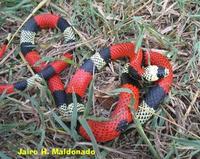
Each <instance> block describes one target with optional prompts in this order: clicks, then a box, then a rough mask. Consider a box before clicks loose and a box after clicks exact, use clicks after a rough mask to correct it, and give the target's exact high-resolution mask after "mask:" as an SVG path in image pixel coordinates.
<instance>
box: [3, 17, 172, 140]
mask: <svg viewBox="0 0 200 159" xmlns="http://www.w3.org/2000/svg"><path fill="white" fill-rule="evenodd" d="M49 28H51V29H53V28H59V29H60V30H61V32H62V33H63V36H64V38H65V43H71V42H75V35H74V32H73V29H72V28H71V26H70V25H69V23H68V22H67V21H66V20H64V19H63V18H62V17H59V16H56V15H52V14H41V15H37V16H34V17H32V18H31V19H29V20H28V22H27V23H26V24H25V26H24V27H23V29H22V32H21V40H20V45H21V52H22V53H23V55H24V57H25V59H26V60H27V62H28V63H29V64H30V66H31V67H32V68H33V69H34V70H35V72H37V74H36V75H34V76H33V77H31V78H29V79H27V80H23V81H20V82H17V83H14V84H6V85H0V93H7V94H9V93H13V92H15V91H22V90H25V89H28V88H30V87H33V86H34V84H35V82H38V81H41V80H42V79H45V80H47V81H48V87H49V89H50V90H51V92H52V94H53V97H54V99H55V102H56V105H57V107H58V109H59V111H60V113H61V114H62V115H63V116H64V117H66V118H70V117H71V114H72V112H73V108H74V103H73V101H72V94H73V93H75V95H76V97H77V105H76V106H77V112H78V113H82V112H84V108H85V105H84V103H83V102H82V98H83V96H84V95H85V94H86V91H87V88H88V86H89V84H90V82H91V80H92V78H93V75H94V72H98V71H100V70H101V69H102V68H103V67H105V66H106V65H107V64H108V63H109V62H111V61H112V60H117V59H120V58H123V57H127V58H129V61H130V64H129V65H126V67H125V68H124V70H123V72H122V75H121V87H122V88H127V89H129V90H130V91H131V93H130V92H122V93H120V95H119V101H118V104H117V106H116V108H115V109H114V111H113V112H112V114H111V117H110V119H109V120H108V121H95V120H87V122H88V124H89V126H90V128H91V130H92V132H93V134H94V136H95V138H96V140H97V141H98V142H106V141H110V140H112V139H114V138H116V137H117V136H119V135H120V133H121V132H123V131H125V130H126V128H127V126H128V124H129V123H130V122H132V120H133V115H132V113H131V110H130V107H131V108H133V109H135V110H136V111H137V112H136V117H137V118H138V119H139V120H140V122H141V123H145V122H146V121H147V120H148V119H149V118H150V117H151V116H152V114H153V113H154V112H155V110H156V109H157V107H158V105H159V103H160V102H162V101H163V99H164V97H165V96H166V95H167V93H168V92H169V89H170V86H171V84H172V78H173V73H172V67H171V64H170V63H169V61H168V59H167V58H166V57H165V56H163V55H162V54H160V53H157V52H151V51H150V52H144V51H142V50H139V51H138V52H137V53H136V52H135V51H134V50H135V46H134V44H133V43H121V44H115V45H112V46H110V47H108V48H104V49H101V50H100V52H97V53H95V54H94V55H93V56H92V57H91V58H90V59H88V60H87V61H85V62H84V64H83V65H82V66H81V67H80V68H79V69H78V70H77V71H76V72H75V74H74V75H73V76H72V78H71V80H70V82H69V83H68V85H67V88H66V89H65V88H64V85H63V84H62V82H61V80H60V77H59V75H58V74H59V73H60V72H61V71H62V70H64V69H65V68H66V67H67V66H68V64H67V63H66V62H64V61H63V59H72V53H73V51H71V52H68V53H65V54H64V55H63V57H62V60H57V61H54V62H51V63H50V64H48V65H47V64H46V63H44V62H42V63H40V64H39V65H38V64H37V62H38V61H40V60H41V57H40V55H39V53H38V52H37V51H36V50H35V41H34V38H35V35H36V33H37V32H38V31H39V30H40V29H49ZM6 44H7V42H5V43H4V45H3V47H2V50H0V58H1V57H2V56H3V54H4V52H5V50H6V47H7V46H6ZM149 61H150V66H149V64H148V62H149ZM152 72H153V73H152ZM140 79H146V80H148V81H156V82H155V84H154V86H153V87H151V88H150V89H149V91H148V93H147V94H146V96H145V97H144V99H143V101H142V102H141V103H140V104H139V88H138V85H139V83H138V80H140ZM132 98H133V100H134V104H133V105H130V103H131V100H132ZM138 108H139V110H138ZM77 129H78V132H79V133H80V135H81V136H83V137H84V138H86V139H87V140H90V138H89V136H88V134H87V132H86V131H85V130H84V128H83V127H82V126H79V127H78V128H77Z"/></svg>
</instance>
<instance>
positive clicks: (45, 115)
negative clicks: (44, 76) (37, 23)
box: [0, 0, 200, 159]
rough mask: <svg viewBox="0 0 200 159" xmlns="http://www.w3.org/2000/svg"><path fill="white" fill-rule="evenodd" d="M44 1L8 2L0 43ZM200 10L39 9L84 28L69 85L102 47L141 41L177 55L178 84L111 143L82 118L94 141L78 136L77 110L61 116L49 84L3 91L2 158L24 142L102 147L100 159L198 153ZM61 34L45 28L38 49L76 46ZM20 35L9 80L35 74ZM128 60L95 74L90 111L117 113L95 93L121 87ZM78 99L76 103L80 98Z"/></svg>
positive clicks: (128, 4) (129, 4)
mask: <svg viewBox="0 0 200 159" xmlns="http://www.w3.org/2000/svg"><path fill="white" fill-rule="evenodd" d="M39 2H40V1H39V0H34V1H30V0H4V1H1V2H0V42H3V40H4V39H5V38H6V36H7V34H8V31H9V30H11V32H12V33H14V32H15V31H16V30H17V29H18V28H19V26H20V25H21V24H22V23H23V22H24V21H25V19H26V18H27V17H28V16H29V15H30V14H31V13H32V11H33V10H34V9H36V8H37V5H38V4H39ZM199 7H200V2H199V1H198V0H190V1H188V0H177V1H175V0H143V1H139V0H127V1H118V0H102V1H92V0H80V1H78V0H75V1H65V0H52V1H51V2H49V3H47V4H46V5H44V6H43V7H42V8H40V9H39V10H37V12H36V13H37V14H38V13H42V12H48V11H52V12H53V13H56V14H60V15H62V16H63V17H64V18H66V19H68V20H69V21H70V22H71V24H72V25H73V27H74V28H75V29H76V30H77V39H78V40H77V42H76V53H75V57H76V60H75V61H74V62H72V66H71V67H70V68H69V69H67V70H66V71H64V72H63V73H62V79H63V82H64V83H65V85H66V84H67V82H68V81H69V79H70V77H71V76H72V74H73V73H74V72H75V70H76V69H77V68H78V67H79V66H80V65H81V63H83V61H84V60H85V59H87V58H89V57H90V56H91V55H92V54H93V53H94V50H99V49H100V48H102V47H107V46H109V45H110V44H113V43H119V42H125V41H135V42H136V44H137V48H139V47H141V46H142V47H143V48H144V49H149V48H154V49H156V50H158V51H162V52H164V53H165V54H166V55H168V56H169V57H171V61H172V64H173V70H174V83H173V86H172V89H171V92H170V93H169V96H168V97H167V98H166V100H165V102H164V103H162V104H161V107H160V110H159V111H158V112H157V113H156V114H155V115H154V117H153V118H152V119H151V120H150V121H149V122H147V123H146V124H145V125H144V126H143V127H140V125H138V124H137V122H136V124H134V123H133V124H131V125H130V126H129V129H128V130H127V131H126V132H125V133H123V134H122V135H121V136H120V137H119V138H117V139H115V140H113V141H111V142H108V143H105V144H100V143H97V142H96V141H95V139H94V138H93V134H91V131H90V129H89V127H88V125H87V123H86V121H85V120H84V119H79V121H80V123H81V124H82V125H83V126H84V127H85V128H86V129H87V131H88V133H89V135H90V136H91V138H92V142H91V143H89V142H85V141H84V140H83V139H82V138H81V137H80V136H79V135H78V134H77V132H76V130H75V129H74V127H73V126H76V124H77V123H76V120H77V118H78V117H77V114H76V110H74V113H73V122H72V123H73V124H72V127H69V126H68V125H67V124H66V123H65V122H63V121H62V120H61V119H60V117H59V116H58V115H57V114H56V112H55V111H54V109H55V104H54V101H53V98H52V96H51V94H50V93H49V91H48V89H47V87H46V84H42V85H38V86H37V87H38V88H39V89H38V88H35V89H34V90H31V91H27V92H22V93H19V94H12V95H9V96H8V95H5V94H3V95H1V96H0V158H15V157H16V151H17V150H18V148H20V147H21V148H36V149H40V148H41V147H47V148H52V147H62V148H64V147H65V148H79V149H87V148H94V149H95V150H96V152H97V154H98V157H99V158H155V156H157V158H164V159H171V158H180V159H188V158H191V159H195V158H198V157H199V156H200V146H199V145H200V131H199V130H200V124H199V123H200V112H199V110H200V109H199V108H200V105H199V103H200V102H199V96H200V95H199V94H200V93H199V92H200V72H199V69H200V67H199V66H200V39H199V33H200V23H199V18H200V11H199ZM35 11H36V10H35ZM56 33H58V32H57V31H53V30H52V31H51V33H48V32H41V33H40V34H39V35H38V37H37V44H39V46H38V50H39V51H40V53H41V55H42V56H43V57H45V58H44V60H46V61H51V60H52V59H53V58H56V57H55V56H54V55H56V54H60V53H63V51H64V50H68V49H69V47H64V46H62V45H61V40H62V37H61V36H60V35H61V34H56ZM19 36H20V33H17V34H16V36H15V38H14V39H13V41H12V42H11V43H10V46H9V50H8V52H7V56H6V57H5V58H4V59H3V60H2V61H3V62H2V61H1V62H0V80H1V83H11V82H15V81H19V80H21V79H24V78H27V77H30V76H31V74H32V73H31V71H30V69H28V68H27V64H26V63H25V62H24V61H23V60H22V59H21V58H20V56H19V52H20V48H19ZM121 64H123V62H120V61H118V62H115V63H111V64H110V65H109V68H106V69H104V70H103V71H102V72H100V73H98V74H97V75H96V76H95V79H94V83H93V84H91V86H90V90H89V92H88V95H89V97H88V99H89V101H88V102H87V106H88V107H87V112H86V113H85V114H86V116H87V114H88V113H90V112H91V111H92V112H93V114H94V116H97V118H99V117H100V116H101V117H102V116H103V117H106V116H109V115H108V114H109V112H110V110H108V109H107V110H106V109H104V110H102V106H101V105H99V104H97V103H98V102H97V101H101V102H102V99H100V98H99V97H97V96H96V100H93V99H94V97H93V93H94V95H97V94H98V95H99V94H100V95H102V93H101V92H109V91H110V90H109V89H107V88H108V86H112V87H110V89H111V88H113V87H114V88H117V86H118V85H119V80H117V81H116V80H115V79H119V72H120V69H121ZM115 82H116V83H115ZM111 90H113V89H111ZM116 92H119V90H117V91H116ZM116 92H115V93H116ZM104 99H105V101H106V98H104ZM108 99H110V98H108ZM73 100H74V102H75V103H76V98H75V97H74V98H73ZM95 101H96V102H95ZM114 101H115V100H114ZM106 102H107V103H108V100H107V101H106ZM106 102H105V104H106ZM93 103H96V104H95V106H93ZM108 105H109V104H108ZM135 127H136V128H137V129H135ZM154 150H156V152H154ZM153 156H154V157H153Z"/></svg>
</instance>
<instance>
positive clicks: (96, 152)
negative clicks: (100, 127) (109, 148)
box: [79, 118, 102, 158]
mask: <svg viewBox="0 0 200 159" xmlns="http://www.w3.org/2000/svg"><path fill="white" fill-rule="evenodd" d="M79 122H80V124H81V125H82V126H83V128H84V129H85V131H86V132H87V134H88V136H89V137H90V139H91V142H92V146H93V149H94V150H95V154H96V156H97V158H102V157H101V153H100V150H99V148H98V145H97V141H96V139H95V137H94V135H93V133H92V130H91V129H90V127H89V125H88V123H87V121H86V119H85V118H79Z"/></svg>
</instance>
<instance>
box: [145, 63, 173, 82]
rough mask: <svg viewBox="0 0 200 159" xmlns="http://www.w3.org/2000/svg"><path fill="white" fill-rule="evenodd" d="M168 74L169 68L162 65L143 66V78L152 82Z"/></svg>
mask: <svg viewBox="0 0 200 159" xmlns="http://www.w3.org/2000/svg"><path fill="white" fill-rule="evenodd" d="M168 75H169V69H167V68H164V67H162V66H156V65H149V66H147V67H146V68H145V71H144V74H143V78H144V79H145V80H147V81H149V82H154V81H157V80H159V79H161V78H164V77H166V76H168Z"/></svg>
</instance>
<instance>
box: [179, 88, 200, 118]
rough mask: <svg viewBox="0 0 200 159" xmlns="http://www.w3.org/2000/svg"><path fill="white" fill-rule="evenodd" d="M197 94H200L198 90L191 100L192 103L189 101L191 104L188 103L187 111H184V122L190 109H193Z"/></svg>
mask: <svg viewBox="0 0 200 159" xmlns="http://www.w3.org/2000/svg"><path fill="white" fill-rule="evenodd" d="M199 93H200V90H198V91H197V92H196V94H195V96H194V98H193V99H192V101H191V103H190V105H189V107H188V109H187V111H186V113H185V115H184V118H183V121H184V122H185V121H186V119H187V117H188V115H189V114H190V111H191V110H192V107H193V105H194V103H195V102H196V100H197V98H198V97H199Z"/></svg>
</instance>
